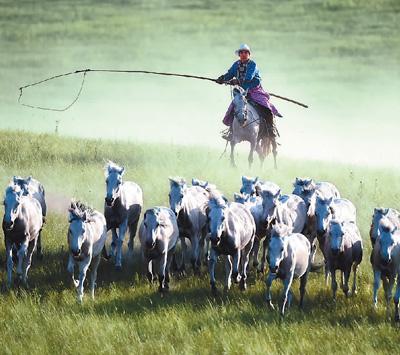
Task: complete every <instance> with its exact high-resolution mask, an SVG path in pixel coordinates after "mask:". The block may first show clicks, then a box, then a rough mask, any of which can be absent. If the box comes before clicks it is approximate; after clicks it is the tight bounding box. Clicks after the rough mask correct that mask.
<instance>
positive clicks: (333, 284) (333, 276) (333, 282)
mask: <svg viewBox="0 0 400 355" xmlns="http://www.w3.org/2000/svg"><path fill="white" fill-rule="evenodd" d="M331 287H332V296H333V300H334V301H336V291H337V282H336V270H335V269H334V268H332V269H331Z"/></svg>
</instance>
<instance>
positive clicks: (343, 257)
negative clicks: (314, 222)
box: [325, 220, 363, 300]
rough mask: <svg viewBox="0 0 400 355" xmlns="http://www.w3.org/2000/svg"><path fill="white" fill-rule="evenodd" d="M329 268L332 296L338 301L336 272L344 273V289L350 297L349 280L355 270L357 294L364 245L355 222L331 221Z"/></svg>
mask: <svg viewBox="0 0 400 355" xmlns="http://www.w3.org/2000/svg"><path fill="white" fill-rule="evenodd" d="M325 255H326V256H327V268H328V270H329V271H330V273H331V276H332V280H331V281H332V295H333V299H334V300H335V299H336V290H337V282H336V270H340V271H341V272H342V285H341V286H342V289H343V292H344V294H345V295H346V297H348V296H349V278H350V272H351V269H353V287H352V294H353V295H354V294H355V293H356V286H357V268H358V265H360V263H361V261H362V256H363V244H362V238H361V234H360V231H359V229H358V227H357V225H356V224H355V223H354V222H347V221H345V222H343V221H336V220H331V221H330V222H329V228H328V237H327V238H326V240H325Z"/></svg>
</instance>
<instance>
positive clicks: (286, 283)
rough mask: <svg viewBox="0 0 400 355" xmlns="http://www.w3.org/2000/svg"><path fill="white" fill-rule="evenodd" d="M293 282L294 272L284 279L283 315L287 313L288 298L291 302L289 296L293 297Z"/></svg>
mask: <svg viewBox="0 0 400 355" xmlns="http://www.w3.org/2000/svg"><path fill="white" fill-rule="evenodd" d="M292 282H293V272H292V273H291V274H290V275H289V276H288V277H287V278H286V279H285V280H284V281H283V286H284V290H283V302H282V308H281V316H282V317H283V316H284V315H285V307H286V303H287V302H288V300H289V304H290V299H289V298H291V294H290V287H291V286H292Z"/></svg>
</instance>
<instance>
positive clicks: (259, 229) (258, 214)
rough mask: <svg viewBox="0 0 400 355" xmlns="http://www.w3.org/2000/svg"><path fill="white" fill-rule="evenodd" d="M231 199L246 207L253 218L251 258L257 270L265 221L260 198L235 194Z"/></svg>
mask: <svg viewBox="0 0 400 355" xmlns="http://www.w3.org/2000/svg"><path fill="white" fill-rule="evenodd" d="M233 199H234V201H235V202H237V203H240V204H242V205H244V206H245V207H247V208H248V209H249V211H250V213H251V215H252V216H253V218H254V222H255V224H256V235H255V238H254V244H253V249H252V251H251V256H252V258H253V266H254V267H255V268H256V269H257V268H258V265H259V262H258V252H259V250H260V243H261V241H262V240H263V238H265V221H264V219H263V206H262V198H261V197H260V196H250V195H247V194H243V193H239V194H238V193H235V194H234V195H233Z"/></svg>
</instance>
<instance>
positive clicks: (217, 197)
mask: <svg viewBox="0 0 400 355" xmlns="http://www.w3.org/2000/svg"><path fill="white" fill-rule="evenodd" d="M226 205H227V200H226V198H225V197H224V196H223V195H222V194H221V193H220V192H219V191H218V190H211V191H210V199H209V202H208V206H209V208H225V207H226Z"/></svg>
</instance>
